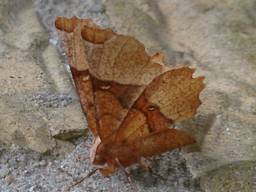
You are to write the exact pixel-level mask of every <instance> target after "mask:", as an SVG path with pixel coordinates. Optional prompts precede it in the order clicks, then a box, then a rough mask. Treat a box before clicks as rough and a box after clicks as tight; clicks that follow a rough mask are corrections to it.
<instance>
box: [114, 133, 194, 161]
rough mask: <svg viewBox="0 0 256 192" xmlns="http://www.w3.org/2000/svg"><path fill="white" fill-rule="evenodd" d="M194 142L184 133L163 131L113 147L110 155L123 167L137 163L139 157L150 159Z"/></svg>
mask: <svg viewBox="0 0 256 192" xmlns="http://www.w3.org/2000/svg"><path fill="white" fill-rule="evenodd" d="M193 143H195V140H194V139H193V138H192V137H191V136H190V135H188V134H187V133H186V132H184V131H182V130H178V129H165V130H161V131H158V132H154V133H150V134H149V135H147V136H146V137H144V138H137V139H136V140H133V142H132V143H124V144H122V145H120V146H117V147H113V148H112V149H111V150H110V153H111V155H112V156H113V157H116V158H118V160H119V161H120V163H121V164H122V165H123V166H129V165H131V164H134V163H137V162H138V161H139V160H140V158H141V157H150V156H154V155H159V154H162V153H164V152H167V151H170V150H173V149H176V148H181V147H183V146H186V145H189V144H193Z"/></svg>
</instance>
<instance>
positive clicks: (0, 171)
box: [0, 164, 9, 178]
mask: <svg viewBox="0 0 256 192" xmlns="http://www.w3.org/2000/svg"><path fill="white" fill-rule="evenodd" d="M8 174H9V169H8V166H6V165H4V164H2V165H1V166H0V178H3V177H5V176H6V175H8Z"/></svg>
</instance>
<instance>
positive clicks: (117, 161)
mask: <svg viewBox="0 0 256 192" xmlns="http://www.w3.org/2000/svg"><path fill="white" fill-rule="evenodd" d="M115 161H116V163H117V165H118V166H119V167H120V169H121V170H122V171H123V173H124V174H125V176H126V178H127V180H128V182H129V183H130V184H131V186H132V188H133V189H134V191H138V188H137V186H136V185H135V183H134V182H133V180H132V178H131V174H130V173H129V172H128V171H127V170H126V169H125V167H124V166H123V165H122V164H121V163H120V161H119V159H118V158H115Z"/></svg>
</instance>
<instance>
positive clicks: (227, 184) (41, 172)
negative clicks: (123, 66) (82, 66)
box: [0, 0, 256, 192]
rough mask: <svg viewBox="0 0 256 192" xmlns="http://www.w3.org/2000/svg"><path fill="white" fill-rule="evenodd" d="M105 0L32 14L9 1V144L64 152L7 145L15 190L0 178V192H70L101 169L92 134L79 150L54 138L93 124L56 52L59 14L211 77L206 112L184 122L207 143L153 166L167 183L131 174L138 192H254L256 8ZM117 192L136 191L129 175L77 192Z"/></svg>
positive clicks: (46, 5) (1, 109)
mask: <svg viewBox="0 0 256 192" xmlns="http://www.w3.org/2000/svg"><path fill="white" fill-rule="evenodd" d="M104 3H105V4H103V3H102V1H100V0H99V1H98V0H96V1H93V0H86V1H79V0H76V1H69V0H64V1H61V0H49V1H43V0H37V1H36V2H35V7H33V6H32V1H28V0H27V1H26V0H23V1H14V0H11V1H7V0H3V1H1V2H0V21H1V22H0V63H1V64H0V69H1V70H0V85H1V93H0V130H1V135H0V141H5V142H7V143H9V144H10V143H11V142H14V143H16V144H19V145H21V146H26V147H28V148H31V149H33V150H36V151H39V152H46V151H49V149H53V148H55V149H54V150H51V151H50V152H49V153H47V155H41V154H38V153H36V152H31V151H28V150H24V149H20V148H18V147H17V148H16V147H14V146H12V148H11V149H1V147H0V154H1V155H0V165H1V166H2V165H6V166H8V169H9V171H10V173H11V174H12V175H13V177H14V178H15V182H12V183H10V184H9V185H8V182H6V181H5V178H2V179H0V191H14V190H16V189H17V190H20V191H58V190H59V191H61V190H62V189H64V188H66V187H67V186H68V185H69V184H70V183H72V181H75V180H76V179H78V178H80V176H82V175H84V174H86V173H88V172H89V171H90V170H92V167H91V164H90V162H89V160H88V145H90V142H91V137H89V139H86V140H84V138H83V139H78V140H77V139H76V140H73V142H74V141H75V142H74V143H73V144H71V143H70V142H65V141H60V140H58V139H54V138H52V136H54V137H55V138H61V139H68V140H70V139H72V138H74V137H77V136H78V135H81V134H83V133H85V132H84V131H83V130H84V127H86V124H85V123H84V117H83V115H82V113H81V111H80V107H79V103H78V99H77V97H76V94H75V93H74V89H73V88H72V83H71V81H70V76H69V74H68V73H67V71H66V69H65V66H63V65H62V63H63V62H65V59H64V57H59V55H58V52H57V51H56V49H55V47H54V46H53V45H57V47H60V44H59V43H57V36H56V31H55V29H54V27H53V22H54V18H55V16H56V15H64V16H73V15H76V16H80V17H92V18H93V19H94V20H96V22H97V23H98V24H99V25H101V26H105V27H111V28H114V29H115V30H117V31H118V32H121V33H125V34H129V35H133V36H136V37H137V38H138V39H140V40H141V41H142V42H143V43H145V45H146V47H147V48H148V50H149V52H154V51H155V50H162V51H164V52H165V53H167V61H168V63H170V64H175V63H176V64H177V63H187V64H189V65H190V66H191V67H196V68H197V72H196V73H197V75H204V76H206V89H205V90H204V92H203V94H202V95H201V98H202V101H203V104H202V106H201V107H200V109H199V111H198V115H197V116H196V117H195V118H194V119H192V120H189V121H186V122H183V123H181V124H179V125H177V126H178V127H181V128H183V129H186V130H188V131H190V132H191V134H193V135H195V137H196V139H197V141H198V144H197V145H195V146H192V147H188V148H186V149H184V150H182V152H179V151H173V152H170V153H167V154H163V155H161V156H159V157H155V158H153V159H152V164H153V170H154V172H155V173H156V174H160V175H161V176H163V180H162V179H161V177H159V176H156V174H152V173H147V172H145V171H143V170H141V169H140V168H137V167H132V168H131V169H130V171H131V173H132V179H133V180H134V181H135V185H136V186H137V188H138V189H139V191H182V192H184V191H190V192H191V191H192V192H193V191H197V192H198V191H201V190H204V191H207V192H215V191H232V192H233V191H246V192H247V191H248V192H253V191H255V190H256V182H255V181H256V177H255V160H256V147H255V146H256V145H255V144H256V132H255V130H256V129H255V125H256V107H255V106H256V89H255V84H256V75H255V72H256V71H255V70H256V68H255V58H256V57H255V50H256V44H255V33H256V30H255V28H256V27H255V26H256V25H255V19H256V15H255V11H254V10H255V6H256V1H255V0H243V1H242V0H238V1H232V0H225V1H221V0H215V1H211V0H191V1H186V0H160V1H149V0H138V1H124V0H113V1H112V0H111V1H104ZM35 10H36V11H37V15H38V16H39V18H40V22H41V23H42V24H43V25H44V27H42V26H41V25H40V22H39V21H38V20H37V18H36V13H35ZM25 21H29V22H25ZM17 22H18V23H19V25H17ZM28 25H29V26H30V25H31V27H28ZM45 29H47V30H48V31H50V32H51V33H50V34H49V33H47V32H46V31H45ZM22 32H23V33H22ZM25 32H26V33H25ZM19 37H20V38H19ZM49 39H50V42H51V43H52V44H49V41H48V40H49ZM60 51H61V50H60ZM61 53H62V52H61ZM4 64H5V65H4ZM28 74H30V75H28ZM31 82H33V83H31ZM77 133H78V135H77ZM75 146H76V147H75ZM74 148H75V149H74ZM67 154H69V155H67ZM190 172H191V173H192V175H191V173H190ZM8 174H9V173H7V175H8ZM5 177H6V175H5ZM192 177H193V178H194V179H193V178H192ZM38 181H40V182H38ZM199 182H200V186H201V187H200V186H199ZM115 189H116V190H117V191H131V189H132V186H131V185H130V184H129V183H127V182H126V178H125V177H124V175H123V174H122V172H119V173H118V174H117V175H114V176H113V177H111V178H102V177H101V176H100V175H99V174H96V175H95V176H93V177H91V178H89V179H88V180H87V181H85V182H84V183H82V184H81V185H79V186H77V187H75V188H73V189H72V190H71V191H92V190H93V191H109V190H114V191H115Z"/></svg>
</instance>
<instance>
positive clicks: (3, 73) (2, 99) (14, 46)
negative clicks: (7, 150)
mask: <svg viewBox="0 0 256 192" xmlns="http://www.w3.org/2000/svg"><path fill="white" fill-rule="evenodd" d="M0 9H1V16H0V18H1V23H0V31H1V38H0V69H1V70H0V86H1V93H0V131H1V134H0V142H2V143H6V144H11V143H16V144H19V145H20V146H23V147H25V148H30V149H33V150H35V151H38V152H42V153H44V152H47V151H49V150H52V149H53V148H55V147H56V146H60V145H56V143H57V141H56V140H55V139H53V138H52V136H54V137H56V138H58V139H65V140H68V139H73V138H76V137H78V136H81V135H85V134H86V131H85V130H86V127H87V125H86V123H85V118H84V115H83V114H82V112H81V109H80V104H79V100H78V98H77V96H76V94H75V91H74V89H73V86H72V83H71V81H70V77H69V74H68V73H67V70H66V69H65V67H64V65H63V62H62V61H61V59H60V57H59V54H58V52H57V49H56V47H54V46H53V45H52V44H50V43H49V38H50V35H49V33H48V32H47V31H46V30H45V29H44V27H43V26H42V25H41V24H40V21H39V20H38V18H37V15H36V11H35V8H34V5H33V1H29V0H23V1H15V0H11V1H2V2H1V4H0ZM67 145H70V144H67Z"/></svg>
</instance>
